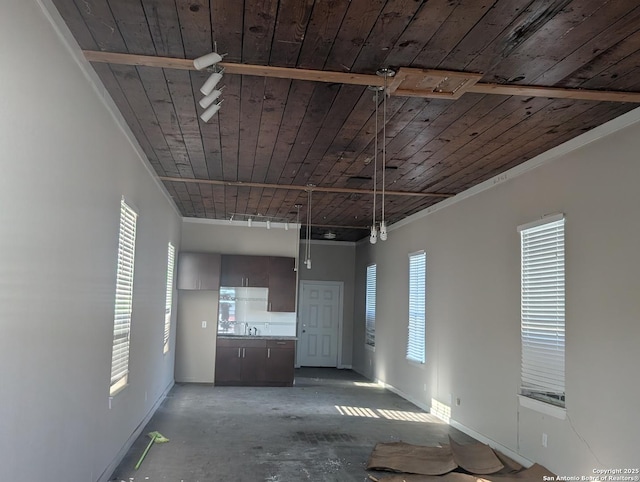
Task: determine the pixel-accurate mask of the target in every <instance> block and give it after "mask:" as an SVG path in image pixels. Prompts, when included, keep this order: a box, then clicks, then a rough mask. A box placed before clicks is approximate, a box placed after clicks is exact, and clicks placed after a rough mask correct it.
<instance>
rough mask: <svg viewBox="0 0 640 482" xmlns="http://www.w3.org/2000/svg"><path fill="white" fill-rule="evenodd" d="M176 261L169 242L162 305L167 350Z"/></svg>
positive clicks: (164, 343)
mask: <svg viewBox="0 0 640 482" xmlns="http://www.w3.org/2000/svg"><path fill="white" fill-rule="evenodd" d="M175 263H176V248H174V246H173V244H171V243H169V249H168V252H167V292H166V297H165V300H166V301H165V306H164V340H163V346H164V348H163V351H164V353H167V352H168V351H169V335H170V333H171V306H172V305H173V268H174V266H175Z"/></svg>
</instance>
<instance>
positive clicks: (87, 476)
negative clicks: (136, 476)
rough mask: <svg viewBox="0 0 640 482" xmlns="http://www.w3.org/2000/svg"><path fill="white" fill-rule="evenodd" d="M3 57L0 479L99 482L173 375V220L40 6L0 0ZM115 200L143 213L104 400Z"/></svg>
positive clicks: (176, 227) (176, 232) (176, 223)
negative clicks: (123, 342) (118, 360)
mask: <svg viewBox="0 0 640 482" xmlns="http://www.w3.org/2000/svg"><path fill="white" fill-rule="evenodd" d="M47 5H49V6H50V4H48V3H47ZM75 49H77V45H76V47H75ZM76 54H77V50H76ZM0 65H2V68H1V69H0V91H1V92H2V96H1V98H0V164H1V168H2V169H1V171H2V175H0V205H1V206H2V208H1V209H0V226H1V228H0V229H1V232H2V235H1V236H0V252H1V253H2V254H3V256H2V261H1V262H0V283H1V288H0V325H1V328H2V336H1V337H0V365H1V366H2V367H3V369H2V377H1V379H2V381H1V387H2V388H1V392H0V395H1V396H0V453H1V454H2V457H1V459H2V463H1V464H0V480H7V481H9V480H11V481H15V482H33V481H39V480H47V481H52V482H53V481H71V480H73V481H96V480H99V479H100V480H106V479H107V477H108V476H109V475H110V473H109V472H110V469H111V468H113V464H114V463H115V462H117V460H118V457H119V455H120V454H121V451H122V450H123V449H124V448H125V446H126V444H127V443H128V442H129V441H130V437H131V436H132V434H133V433H134V432H135V431H136V428H137V427H138V425H139V424H140V423H141V422H143V421H144V419H145V417H147V416H148V415H149V414H150V412H151V411H152V410H153V408H154V406H155V405H156V402H158V401H159V400H161V398H162V396H163V393H164V392H165V391H166V390H167V388H169V387H170V386H171V384H172V383H173V364H174V357H173V353H174V350H173V344H174V342H173V339H172V340H171V346H172V348H171V351H170V352H169V354H168V355H163V350H162V346H163V345H162V341H163V324H164V303H165V276H166V258H167V243H168V242H169V241H171V242H173V243H174V244H175V245H176V247H178V248H179V242H180V219H179V217H178V215H177V213H176V211H175V210H174V207H173V206H172V204H171V203H170V202H169V200H168V198H167V197H165V195H164V194H163V192H162V191H161V190H160V188H159V187H158V185H157V184H156V183H155V181H154V180H153V178H152V176H151V174H150V173H149V171H148V170H147V168H146V167H145V166H144V165H143V162H141V157H140V156H139V154H138V152H139V151H136V149H135V148H134V144H132V143H130V141H129V140H128V138H127V136H126V134H125V130H123V129H121V128H120V127H119V125H118V123H117V122H116V117H114V116H113V115H112V114H111V113H110V111H109V110H108V109H107V107H106V106H107V103H108V102H109V101H108V100H107V101H104V102H103V100H102V99H101V98H100V96H99V95H98V92H99V90H94V88H93V87H92V85H91V84H90V82H89V81H88V78H87V76H86V75H85V73H84V72H83V70H82V69H81V67H80V65H81V64H79V63H77V62H76V60H75V59H74V57H73V55H72V53H71V50H69V49H68V48H67V47H66V46H65V44H64V42H63V40H62V38H61V37H60V36H59V35H57V34H56V32H55V30H54V27H53V25H52V24H51V23H50V22H49V21H48V20H47V17H46V15H45V14H44V12H43V10H42V9H41V7H40V6H39V3H38V2H36V1H34V0H29V1H27V0H5V1H3V2H2V5H1V6H0ZM84 66H85V67H86V68H89V69H90V67H89V65H88V64H84ZM89 76H91V74H89ZM93 77H94V79H95V78H96V77H95V74H94V75H93ZM105 102H106V103H105ZM123 195H124V196H125V198H126V199H127V200H128V201H129V202H130V203H131V204H132V205H133V206H135V208H136V209H137V211H138V213H139V215H140V217H139V221H138V239H137V249H136V263H135V285H134V307H133V321H132V334H131V343H132V344H131V359H130V370H131V372H130V384H129V386H127V387H126V388H125V389H124V390H123V391H122V392H121V393H119V394H118V395H117V396H116V397H115V398H114V399H113V401H112V406H111V408H109V378H110V366H111V344H112V337H113V310H114V299H115V274H116V259H117V243H118V224H119V215H120V199H121V197H122V196H123ZM172 338H173V334H172Z"/></svg>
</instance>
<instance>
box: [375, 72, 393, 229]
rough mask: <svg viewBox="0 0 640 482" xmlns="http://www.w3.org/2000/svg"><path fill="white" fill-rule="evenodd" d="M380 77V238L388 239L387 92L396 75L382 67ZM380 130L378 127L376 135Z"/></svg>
mask: <svg viewBox="0 0 640 482" xmlns="http://www.w3.org/2000/svg"><path fill="white" fill-rule="evenodd" d="M376 74H377V75H379V76H380V77H384V88H383V91H382V96H383V98H382V217H381V219H380V240H381V241H386V240H387V220H386V218H385V212H384V208H385V191H386V184H387V176H386V173H387V97H388V96H389V94H388V92H387V86H388V79H389V77H393V76H394V75H396V73H395V71H393V70H391V69H380V70H378V71H377V72H376ZM377 105H378V103H377V99H376V119H377ZM377 132H378V130H377V129H376V137H377Z"/></svg>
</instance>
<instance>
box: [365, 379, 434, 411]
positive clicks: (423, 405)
mask: <svg viewBox="0 0 640 482" xmlns="http://www.w3.org/2000/svg"><path fill="white" fill-rule="evenodd" d="M375 381H376V383H377V384H378V385H382V386H383V387H384V388H386V389H387V390H389V391H390V392H393V393H395V394H396V395H398V396H400V397H402V398H404V399H405V400H407V401H409V402H411V403H413V404H414V405H415V406H416V407H418V408H421V409H422V410H424V411H425V412H427V413H430V412H431V406H430V405H427V404H426V403H425V402H421V401H420V400H416V399H415V398H413V397H412V396H410V395H407V394H406V393H404V392H403V391H402V390H400V389H398V388H396V387H394V386H393V385H389V384H388V383H385V382H383V381H382V380H380V379H378V378H376V379H375Z"/></svg>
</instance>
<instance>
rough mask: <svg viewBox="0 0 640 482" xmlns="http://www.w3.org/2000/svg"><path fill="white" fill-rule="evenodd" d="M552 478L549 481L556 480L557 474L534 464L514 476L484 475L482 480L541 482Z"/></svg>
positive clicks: (495, 481)
mask: <svg viewBox="0 0 640 482" xmlns="http://www.w3.org/2000/svg"><path fill="white" fill-rule="evenodd" d="M545 476H546V477H550V479H547V480H555V474H554V473H553V472H550V471H549V470H547V469H546V468H544V467H543V466H542V465H539V464H533V465H532V466H531V467H529V468H528V469H524V470H521V471H520V472H515V473H513V474H491V475H483V476H482V478H484V479H487V480H489V481H491V482H540V481H542V480H544V477H545Z"/></svg>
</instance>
